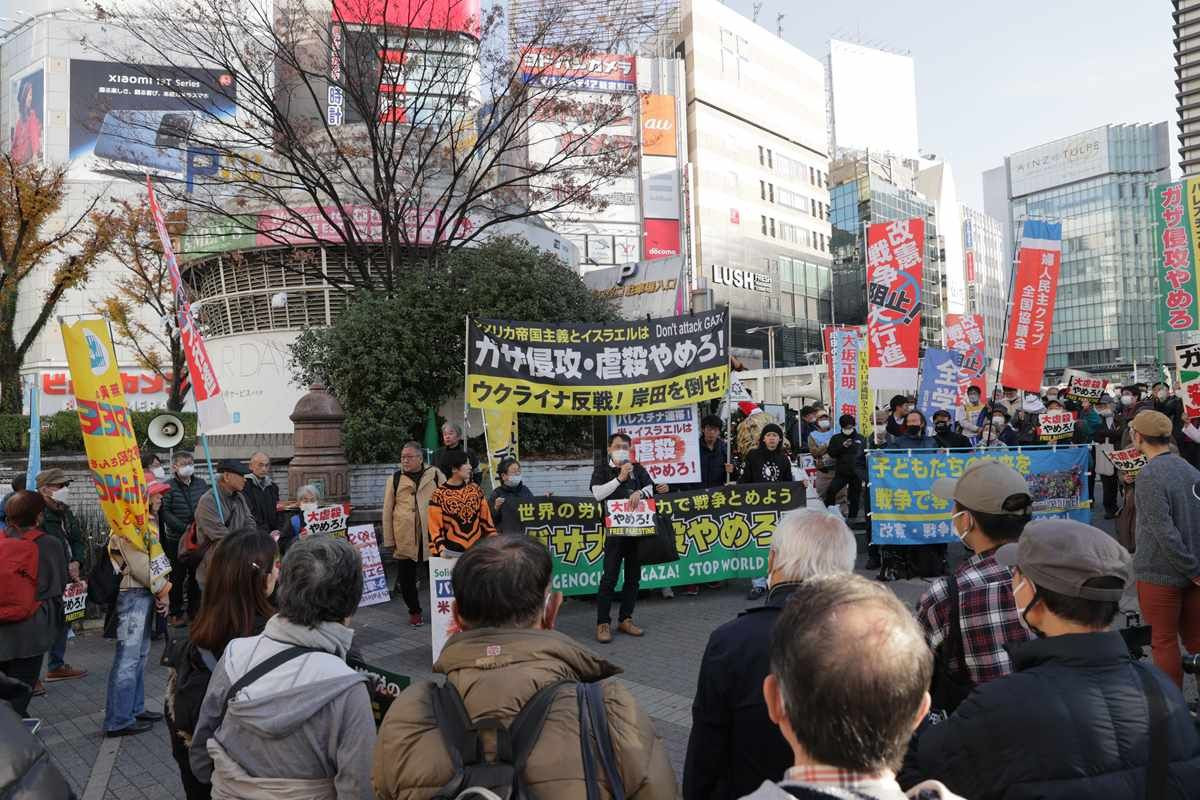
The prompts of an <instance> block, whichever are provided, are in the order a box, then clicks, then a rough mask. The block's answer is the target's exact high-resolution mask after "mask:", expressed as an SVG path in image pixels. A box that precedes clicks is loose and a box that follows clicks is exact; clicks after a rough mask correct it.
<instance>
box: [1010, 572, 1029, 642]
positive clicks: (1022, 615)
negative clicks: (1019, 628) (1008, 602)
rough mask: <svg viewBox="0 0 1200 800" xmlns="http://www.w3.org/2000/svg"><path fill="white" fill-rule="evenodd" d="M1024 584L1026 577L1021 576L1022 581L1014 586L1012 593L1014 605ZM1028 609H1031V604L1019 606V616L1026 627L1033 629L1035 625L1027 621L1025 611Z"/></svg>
mask: <svg viewBox="0 0 1200 800" xmlns="http://www.w3.org/2000/svg"><path fill="white" fill-rule="evenodd" d="M1024 585H1025V578H1021V582H1020V583H1018V584H1017V585H1016V586H1014V587H1013V590H1012V595H1013V604H1014V605H1015V604H1016V602H1017V592H1019V591H1021V587H1023V586H1024ZM1029 605H1033V604H1032V603H1030V604H1029ZM1028 610H1029V606H1017V618H1018V619H1019V620H1021V624H1022V625H1024V626H1025V627H1026V628H1029V629H1030V630H1033V626H1031V625H1030V624H1029V623H1028V622H1026V621H1025V612H1026V611H1028Z"/></svg>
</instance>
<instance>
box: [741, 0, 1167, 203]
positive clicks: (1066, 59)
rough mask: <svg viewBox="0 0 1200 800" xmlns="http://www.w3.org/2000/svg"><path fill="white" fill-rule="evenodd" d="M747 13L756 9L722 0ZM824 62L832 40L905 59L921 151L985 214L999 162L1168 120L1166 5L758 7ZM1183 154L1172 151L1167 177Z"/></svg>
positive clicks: (1057, 1)
mask: <svg viewBox="0 0 1200 800" xmlns="http://www.w3.org/2000/svg"><path fill="white" fill-rule="evenodd" d="M728 5H730V6H732V7H734V8H736V9H737V10H738V11H739V12H740V13H742V14H745V15H746V16H750V15H751V14H752V11H753V6H754V0H728ZM780 11H782V12H784V13H785V14H786V15H787V16H786V17H785V18H784V20H783V35H784V38H785V39H787V40H788V41H789V42H791V43H792V44H794V45H796V46H797V47H799V48H800V49H802V50H804V51H805V52H807V53H809V54H810V55H813V56H816V57H817V58H820V59H821V60H824V59H825V55H826V52H827V49H828V46H827V43H828V41H829V39H830V38H841V39H847V40H850V41H858V42H861V43H864V44H872V43H875V44H876V46H879V45H883V46H886V47H887V48H889V49H893V50H908V51H910V53H911V55H912V57H913V58H914V59H915V61H916V73H917V112H918V123H919V126H920V142H921V148H922V150H923V151H925V152H927V153H936V154H937V155H938V156H939V157H941V158H943V159H946V160H948V161H949V162H950V163H951V166H952V167H953V169H954V173H955V176H956V177H957V179H958V193H959V197H960V199H962V200H963V201H964V202H966V203H969V204H971V205H974V206H975V207H977V208H980V209H982V208H983V199H982V198H983V189H982V182H981V178H980V176H981V175H982V173H983V171H984V170H986V169H990V168H991V167H995V166H999V165H1000V163H1001V161H1002V159H1003V157H1004V156H1005V155H1006V154H1009V153H1012V152H1014V151H1017V150H1022V149H1024V148H1026V147H1031V146H1033V145H1036V144H1041V143H1043V142H1047V141H1050V140H1053V139H1057V138H1059V137H1062V136H1067V135H1069V134H1072V133H1077V132H1079V131H1084V130H1087V129H1089V128H1094V127H1096V126H1097V125H1103V124H1105V123H1109V122H1164V121H1167V122H1170V123H1171V125H1172V127H1171V131H1170V143H1171V147H1172V148H1175V147H1176V146H1177V144H1178V143H1177V140H1176V139H1175V134H1176V133H1177V132H1178V131H1177V129H1176V128H1175V127H1174V123H1175V119H1176V112H1175V71H1174V66H1175V60H1174V55H1173V53H1174V51H1173V43H1172V39H1173V37H1174V34H1173V32H1172V30H1171V25H1172V20H1171V3H1169V2H1167V0H1036V1H1035V0H1006V2H990V1H989V2H983V1H981V0H920V1H919V2H908V3H902V2H896V0H841V2H837V3H825V2H814V0H802V2H797V1H796V0H765V2H763V5H762V11H761V12H760V14H759V17H758V21H759V23H760V24H761V25H763V26H764V27H766V28H768V29H769V30H772V31H774V30H775V29H776V21H775V17H776V14H777V13H778V12H780ZM1177 159H1178V155H1177V154H1176V153H1175V152H1174V149H1172V153H1171V161H1172V168H1173V169H1175V168H1176V167H1175V163H1176V162H1177Z"/></svg>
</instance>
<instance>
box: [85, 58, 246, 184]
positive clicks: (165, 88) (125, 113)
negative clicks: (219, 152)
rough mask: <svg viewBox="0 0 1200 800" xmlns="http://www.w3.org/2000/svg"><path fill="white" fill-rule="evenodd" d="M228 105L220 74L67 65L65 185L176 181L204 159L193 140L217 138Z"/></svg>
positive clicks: (231, 97)
mask: <svg viewBox="0 0 1200 800" xmlns="http://www.w3.org/2000/svg"><path fill="white" fill-rule="evenodd" d="M236 99H237V95H236V86H235V82H234V78H233V75H231V74H230V73H228V72H223V71H220V70H208V69H181V68H178V67H161V66H153V65H145V64H127V63H120V62H110V61H85V60H80V59H72V60H71V92H70V100H71V119H70V132H69V135H68V147H69V151H70V160H71V165H70V168H69V174H70V177H71V178H73V179H77V180H79V179H83V180H86V179H93V180H100V179H105V178H110V177H114V176H121V177H136V178H137V179H138V180H141V179H143V178H144V177H145V176H146V174H150V175H154V176H161V177H166V178H177V179H183V178H185V177H186V176H187V174H188V173H189V172H190V171H191V169H192V162H194V160H195V159H196V158H197V157H202V158H206V159H207V158H211V153H208V154H200V153H197V152H196V149H195V148H196V139H197V137H199V138H200V140H201V141H209V142H211V141H213V140H214V139H215V138H217V137H220V136H222V133H221V126H222V124H223V123H224V122H225V121H232V120H233V117H234V114H235V111H236V106H237V103H236ZM206 126H216V127H215V128H214V129H212V130H209V131H208V132H205V131H204V128H205V127H206Z"/></svg>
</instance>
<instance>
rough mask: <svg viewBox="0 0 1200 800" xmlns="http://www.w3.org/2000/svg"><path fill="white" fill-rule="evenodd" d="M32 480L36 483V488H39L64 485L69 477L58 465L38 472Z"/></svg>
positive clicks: (68, 481) (68, 480) (67, 482)
mask: <svg viewBox="0 0 1200 800" xmlns="http://www.w3.org/2000/svg"><path fill="white" fill-rule="evenodd" d="M34 482H35V483H37V488H39V489H41V488H42V487H43V486H66V485H67V484H69V483H70V482H71V479H70V478H68V477H67V473H65V472H63V471H62V470H61V469H59V468H58V467H51V468H50V469H44V470H42V471H41V472H39V473H38V474H37V477H36V478H35V479H34Z"/></svg>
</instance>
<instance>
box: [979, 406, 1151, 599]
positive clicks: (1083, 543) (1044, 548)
mask: <svg viewBox="0 0 1200 800" xmlns="http://www.w3.org/2000/svg"><path fill="white" fill-rule="evenodd" d="M1155 413H1157V412H1155ZM996 561H998V562H999V563H1001V564H1003V565H1004V566H1006V567H1016V568H1017V569H1019V570H1021V574H1022V575H1025V576H1026V577H1028V578H1029V580H1031V581H1033V584H1034V585H1035V586H1037V587H1040V588H1042V589H1049V590H1050V591H1052V592H1057V593H1058V594H1062V595H1066V596H1067V597H1080V598H1083V599H1084V600H1096V601H1101V602H1105V601H1107V602H1119V601H1120V600H1121V596H1122V595H1123V594H1124V593H1125V590H1124V588H1121V589H1101V588H1098V587H1095V586H1084V585H1083V584H1084V583H1085V582H1087V581H1089V580H1091V579H1092V578H1107V577H1112V578H1120V579H1121V583H1122V586H1123V587H1124V586H1128V585H1129V582H1130V581H1131V580H1132V578H1133V572H1132V564H1133V557H1132V556H1130V555H1129V551H1128V550H1126V549H1125V548H1124V547H1122V546H1121V545H1119V544H1117V540H1116V539H1114V538H1113V537H1111V536H1109V535H1108V534H1107V533H1105V532H1104V531H1102V530H1100V529H1099V528H1093V527H1092V526H1091V525H1088V524H1086V523H1083V522H1079V521H1078V520H1073V519H1044V520H1038V521H1036V522H1031V523H1029V524H1028V525H1026V526H1025V530H1024V531H1022V532H1021V538H1020V539H1019V540H1018V541H1017V543H1016V544H1006V545H1004V546H1003V547H1001V548H1000V549H999V550H997V551H996Z"/></svg>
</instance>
